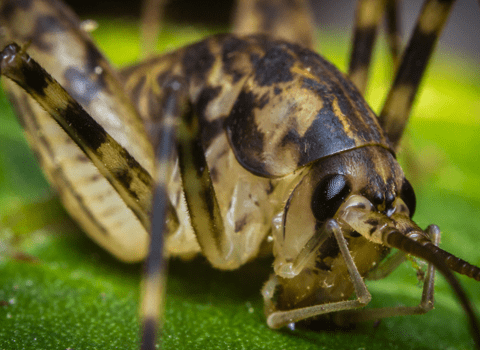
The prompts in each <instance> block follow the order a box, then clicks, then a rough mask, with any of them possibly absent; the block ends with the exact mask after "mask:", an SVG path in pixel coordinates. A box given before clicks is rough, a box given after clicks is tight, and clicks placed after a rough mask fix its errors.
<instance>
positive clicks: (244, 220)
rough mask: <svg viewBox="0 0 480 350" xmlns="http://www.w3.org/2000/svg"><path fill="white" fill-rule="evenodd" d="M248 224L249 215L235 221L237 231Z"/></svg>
mask: <svg viewBox="0 0 480 350" xmlns="http://www.w3.org/2000/svg"><path fill="white" fill-rule="evenodd" d="M246 224H247V215H245V216H243V217H242V218H241V219H238V220H237V221H235V233H237V232H240V231H241V230H242V229H243V228H244V227H245V225H246Z"/></svg>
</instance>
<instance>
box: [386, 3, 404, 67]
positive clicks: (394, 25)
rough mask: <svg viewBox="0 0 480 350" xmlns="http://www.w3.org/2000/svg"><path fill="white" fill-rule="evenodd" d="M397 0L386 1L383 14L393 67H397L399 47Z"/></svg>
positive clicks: (399, 20) (399, 32)
mask: <svg viewBox="0 0 480 350" xmlns="http://www.w3.org/2000/svg"><path fill="white" fill-rule="evenodd" d="M398 5H399V4H398V2H397V0H388V1H387V8H386V12H385V17H386V22H387V42H388V47H389V50H390V54H391V55H392V61H393V67H395V69H396V68H397V65H398V60H399V56H400V45H401V28H400V22H401V19H400V11H399V10H398Z"/></svg>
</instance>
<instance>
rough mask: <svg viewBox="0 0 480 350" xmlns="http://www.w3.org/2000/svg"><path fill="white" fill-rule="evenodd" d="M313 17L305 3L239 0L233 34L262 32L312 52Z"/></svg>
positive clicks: (288, 0) (299, 0)
mask: <svg viewBox="0 0 480 350" xmlns="http://www.w3.org/2000/svg"><path fill="white" fill-rule="evenodd" d="M311 14H312V12H311V11H310V9H309V6H308V2H307V1H306V0H237V4H236V7H235V12H234V19H233V33H235V34H239V35H248V34H256V33H263V34H267V35H270V36H272V37H274V38H277V39H283V40H287V41H290V42H293V43H297V44H300V45H303V46H305V47H308V48H310V49H313V48H314V47H315V38H314V35H313V34H314V30H313V29H314V23H313V18H312V15H311Z"/></svg>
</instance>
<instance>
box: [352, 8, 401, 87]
mask: <svg viewBox="0 0 480 350" xmlns="http://www.w3.org/2000/svg"><path fill="white" fill-rule="evenodd" d="M396 9H397V2H396V0H359V1H358V3H357V9H356V15H355V32H354V37H353V46H352V52H351V56H350V65H349V69H348V75H349V77H350V80H351V81H352V82H353V83H354V84H355V86H356V87H357V88H358V90H359V91H360V92H361V93H362V94H365V90H366V87H367V81H368V71H369V68H370V61H371V57H372V51H373V47H374V45H375V41H376V37H377V29H378V26H379V24H380V21H381V19H382V18H383V16H384V14H385V16H386V22H387V32H388V43H389V48H390V51H391V53H392V57H393V61H394V65H395V64H396V61H397V58H398V51H399V47H400V40H399V35H398V17H397V11H396Z"/></svg>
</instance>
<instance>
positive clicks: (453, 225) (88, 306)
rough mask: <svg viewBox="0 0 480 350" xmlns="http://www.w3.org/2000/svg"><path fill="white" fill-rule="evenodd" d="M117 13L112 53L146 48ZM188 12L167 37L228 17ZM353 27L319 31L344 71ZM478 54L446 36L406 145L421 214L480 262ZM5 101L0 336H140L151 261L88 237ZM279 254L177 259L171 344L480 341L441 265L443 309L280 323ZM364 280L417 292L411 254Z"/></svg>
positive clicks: (182, 38) (29, 344)
mask: <svg viewBox="0 0 480 350" xmlns="http://www.w3.org/2000/svg"><path fill="white" fill-rule="evenodd" d="M102 11H103V10H102ZM225 11H226V10H225ZM210 12H212V11H210ZM174 13H175V11H173V14H174ZM118 16H119V17H115V18H112V17H107V16H105V15H102V16H101V17H97V18H98V22H99V24H100V26H99V29H97V30H96V31H95V32H94V33H93V35H94V37H95V39H96V40H97V42H98V44H99V46H100V47H101V48H102V49H103V50H104V51H105V52H106V54H107V56H108V57H109V58H110V59H111V60H112V61H113V62H114V64H116V65H117V66H124V65H126V64H128V63H131V62H134V61H135V60H136V59H137V57H138V48H139V45H138V33H139V30H138V22H137V20H135V19H132V18H130V17H124V16H123V15H122V14H118ZM84 18H86V17H84ZM172 18H175V15H172ZM192 22H195V24H188V23H182V24H178V23H176V22H174V21H167V24H166V28H165V30H164V31H163V33H162V35H161V38H160V41H159V50H170V49H173V48H174V47H179V46H183V45H185V44H186V43H189V42H193V41H196V40H198V39H200V38H202V37H204V36H206V35H208V34H211V33H214V32H218V31H222V30H223V29H224V28H225V24H224V23H217V24H215V25H214V26H213V27H212V26H211V25H209V23H210V24H211V23H212V22H214V20H213V19H212V20H210V19H207V20H206V23H198V22H197V21H196V20H192ZM470 35H472V36H475V35H474V34H472V33H470ZM349 37H350V30H349V29H348V30H345V29H338V28H331V27H326V28H324V30H322V31H321V32H320V33H319V35H318V39H319V47H320V51H321V53H322V54H323V55H324V56H326V57H327V58H328V59H330V60H332V61H334V62H335V63H336V64H337V65H338V66H339V67H340V68H341V69H342V70H345V67H346V58H347V56H348V51H349ZM376 51H377V53H376V56H375V63H376V65H375V68H374V70H373V77H372V84H371V85H370V88H369V92H368V94H367V100H368V101H369V102H370V103H371V105H372V106H373V108H374V109H375V110H377V111H378V109H379V106H381V103H382V100H383V98H384V96H385V93H386V91H387V88H388V85H389V81H390V76H391V73H392V72H391V69H390V68H389V59H388V57H387V55H386V54H385V49H384V47H382V46H380V47H378V49H377V50H376ZM478 58H479V57H472V56H469V55H468V54H465V53H464V52H462V51H459V50H458V49H451V48H450V49H449V48H448V47H442V48H441V49H440V52H439V53H437V54H436V55H435V56H434V62H433V63H432V65H431V67H430V68H429V71H428V76H427V79H425V80H424V83H423V88H422V91H421V94H420V96H419V97H418V99H417V103H416V106H415V108H414V111H413V114H412V117H411V120H410V124H409V126H408V129H407V132H406V135H405V138H404V141H403V144H402V145H403V146H402V152H401V153H400V159H401V161H402V163H403V165H404V168H405V171H406V172H407V173H408V174H409V178H410V179H411V182H412V183H413V185H414V188H415V189H416V194H417V198H418V206H417V213H416V215H415V220H416V221H417V222H418V223H419V225H420V226H422V227H426V226H427V225H428V224H430V223H435V224H437V225H439V226H440V228H441V229H442V231H443V236H442V243H441V246H442V247H443V248H444V249H446V250H447V251H450V252H452V253H454V254H455V255H458V256H460V257H462V258H465V259H466V260H468V261H470V262H471V263H473V264H476V265H480V254H479V253H478V247H479V246H480V239H479V235H478V232H480V221H479V215H480V186H479V185H478V184H479V180H480V155H479V150H480V138H479V137H478V136H477V135H479V134H480V69H479V60H478ZM0 107H1V112H0V125H1V127H0V348H1V349H69V348H70V349H135V348H136V346H137V344H138V342H139V325H138V316H137V311H138V295H139V292H138V288H139V283H140V275H141V271H142V266H141V265H140V264H137V265H126V264H123V263H120V262H118V261H116V260H115V259H114V258H112V257H111V256H109V255H108V254H107V253H105V252H104V251H103V250H101V249H100V248H98V247H97V246H96V245H95V244H94V243H93V242H91V241H90V240H89V239H88V238H86V237H85V235H84V234H83V233H82V232H81V230H80V229H79V228H78V227H77V226H76V225H75V224H74V223H73V222H72V221H71V219H69V217H68V215H67V214H66V213H65V212H64V210H63V209H62V207H61V205H60V204H59V203H58V200H57V199H56V197H55V196H53V195H52V193H51V190H50V189H49V187H48V185H47V183H46V182H45V180H44V179H43V177H42V175H41V172H40V170H39V169H38V166H37V165H36V163H35V161H34V158H33V156H32V154H31V152H30V151H29V149H28V147H27V145H26V143H25V140H24V138H23V136H22V134H21V129H20V127H19V125H18V122H17V121H16V119H15V117H14V115H13V113H12V111H11V109H10V107H9V106H8V103H7V101H6V100H5V97H4V96H3V95H2V96H1V97H0ZM270 263H271V261H269V260H262V261H256V262H253V263H251V264H248V265H247V266H245V267H243V268H242V269H240V270H238V271H234V272H222V271H218V270H214V269H212V268H211V267H210V266H209V265H208V264H207V263H206V262H205V261H204V259H203V258H201V257H199V258H197V259H195V260H194V261H191V262H181V261H177V260H174V261H171V263H170V270H169V277H168V295H167V308H166V316H165V329H164V336H163V347H164V348H165V349H292V348H295V349H319V348H320V349H472V348H473V342H472V340H471V336H470V334H469V332H468V327H467V323H466V318H465V316H464V314H463V311H462V309H461V308H460V306H459V304H458V302H457V300H456V297H455V296H454V295H453V294H452V292H451V291H450V288H449V286H448V285H446V283H445V282H444V280H443V278H442V277H441V276H440V277H439V278H438V280H437V283H436V286H437V288H436V308H435V310H433V311H432V312H430V313H428V314H427V315H424V316H412V317H398V318H391V319H387V320H383V321H382V322H381V323H380V325H378V326H374V325H373V323H365V324H362V325H359V326H358V327H357V328H356V329H354V330H350V331H331V330H329V331H319V332H316V331H312V330H296V331H289V330H281V331H273V330H270V329H268V327H267V326H266V324H265V318H264V315H263V303H262V299H261V296H260V289H261V287H262V284H263V283H264V281H265V280H266V279H267V278H268V275H269V273H270V268H269V264H270ZM460 279H461V282H462V284H463V285H464V287H465V288H466V290H467V293H468V294H469V296H470V298H471V299H472V302H473V303H474V304H476V305H477V306H478V305H480V293H479V291H480V286H479V285H478V282H475V281H471V280H469V279H467V278H463V277H460ZM368 285H369V288H370V290H371V293H372V295H373V301H372V306H396V305H415V304H416V303H418V300H419V299H420V295H421V286H420V285H419V284H418V282H417V279H416V274H415V270H414V269H413V268H412V266H411V264H408V263H406V264H404V265H403V266H401V267H400V268H399V269H398V270H397V271H395V272H394V273H393V274H392V276H389V277H388V278H386V279H385V280H383V281H376V282H370V283H368Z"/></svg>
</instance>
